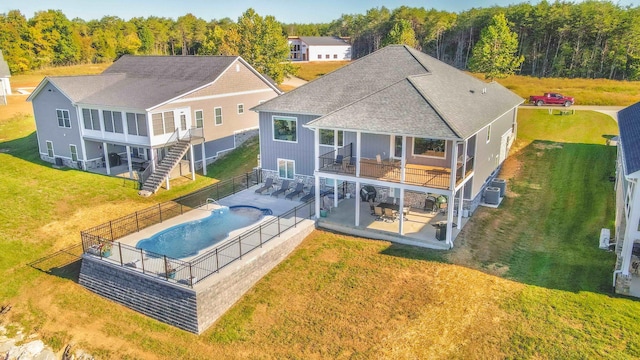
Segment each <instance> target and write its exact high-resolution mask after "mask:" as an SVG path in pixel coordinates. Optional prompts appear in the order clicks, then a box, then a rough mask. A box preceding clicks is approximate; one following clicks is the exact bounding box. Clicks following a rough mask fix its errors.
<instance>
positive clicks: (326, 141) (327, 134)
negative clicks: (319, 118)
mask: <svg viewBox="0 0 640 360" xmlns="http://www.w3.org/2000/svg"><path fill="white" fill-rule="evenodd" d="M336 139H338V142H337V143H336ZM320 144H321V145H329V146H333V145H336V146H344V131H342V130H329V129H320Z"/></svg>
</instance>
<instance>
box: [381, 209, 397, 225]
mask: <svg viewBox="0 0 640 360" xmlns="http://www.w3.org/2000/svg"><path fill="white" fill-rule="evenodd" d="M397 217H398V212H397V211H395V210H393V209H392V208H384V215H383V218H385V219H388V220H389V221H391V222H393V221H396V218H397Z"/></svg>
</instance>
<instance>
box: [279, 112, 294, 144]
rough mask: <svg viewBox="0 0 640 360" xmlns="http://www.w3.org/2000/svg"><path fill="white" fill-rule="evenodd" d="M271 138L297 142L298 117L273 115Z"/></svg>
mask: <svg viewBox="0 0 640 360" xmlns="http://www.w3.org/2000/svg"><path fill="white" fill-rule="evenodd" d="M273 140H276V141H289V142H298V119H297V118H294V117H285V116H274V117H273Z"/></svg>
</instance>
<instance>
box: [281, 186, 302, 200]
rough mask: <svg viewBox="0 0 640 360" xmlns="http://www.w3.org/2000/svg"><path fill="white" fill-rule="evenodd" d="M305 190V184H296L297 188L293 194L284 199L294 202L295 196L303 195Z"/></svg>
mask: <svg viewBox="0 0 640 360" xmlns="http://www.w3.org/2000/svg"><path fill="white" fill-rule="evenodd" d="M303 189H304V183H301V182H299V183H297V184H296V188H295V189H294V190H293V191H292V192H290V193H288V194H287V195H285V196H284V197H285V199H289V200H293V197H294V196H296V195H297V196H299V195H300V194H302V190H303Z"/></svg>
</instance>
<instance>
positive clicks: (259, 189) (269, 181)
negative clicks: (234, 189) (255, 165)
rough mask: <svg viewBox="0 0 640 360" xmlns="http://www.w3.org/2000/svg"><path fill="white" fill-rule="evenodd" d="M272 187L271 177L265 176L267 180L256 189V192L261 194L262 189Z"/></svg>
mask: <svg viewBox="0 0 640 360" xmlns="http://www.w3.org/2000/svg"><path fill="white" fill-rule="evenodd" d="M272 187H273V178H267V181H265V182H264V185H262V187H260V188H258V189H256V194H262V193H263V192H264V191H266V190H269V189H271V188H272Z"/></svg>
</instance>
